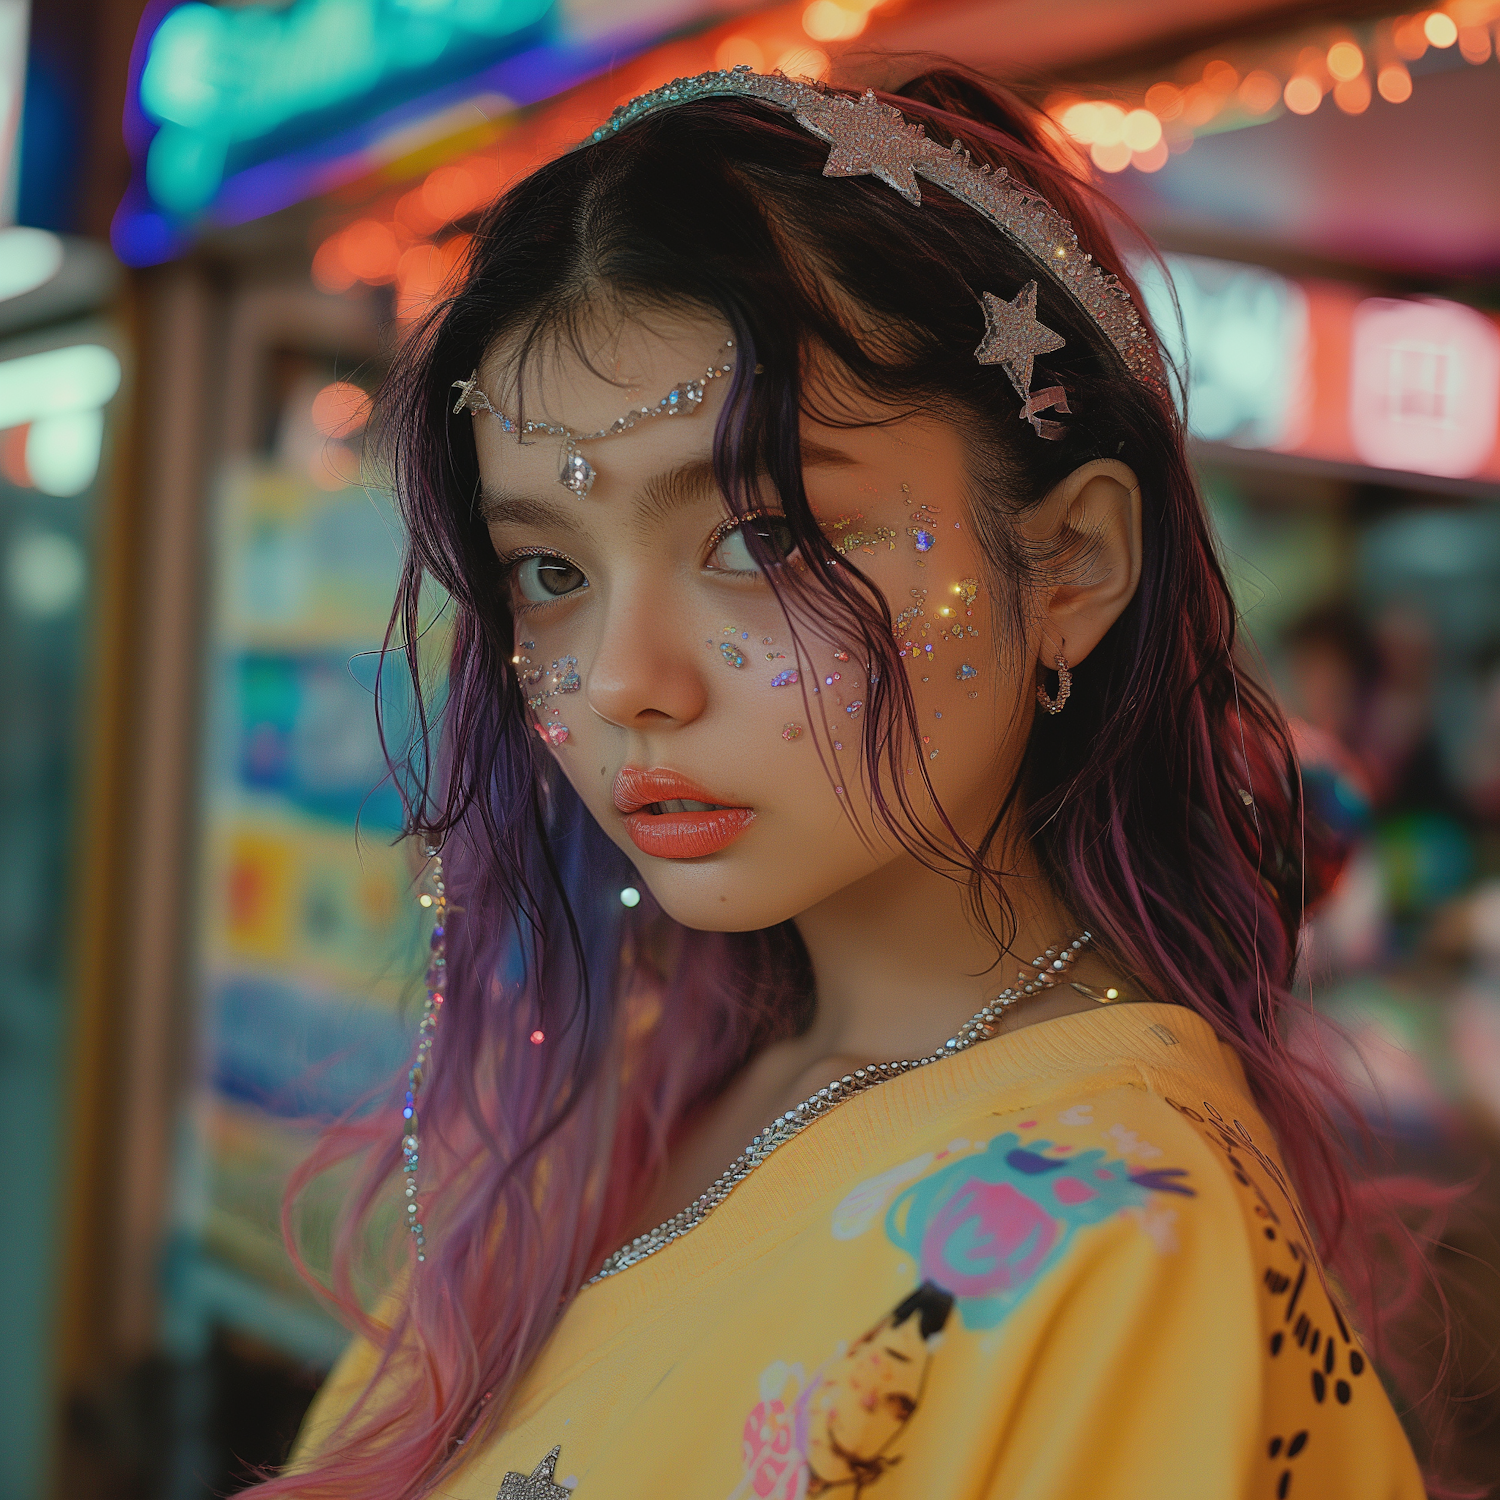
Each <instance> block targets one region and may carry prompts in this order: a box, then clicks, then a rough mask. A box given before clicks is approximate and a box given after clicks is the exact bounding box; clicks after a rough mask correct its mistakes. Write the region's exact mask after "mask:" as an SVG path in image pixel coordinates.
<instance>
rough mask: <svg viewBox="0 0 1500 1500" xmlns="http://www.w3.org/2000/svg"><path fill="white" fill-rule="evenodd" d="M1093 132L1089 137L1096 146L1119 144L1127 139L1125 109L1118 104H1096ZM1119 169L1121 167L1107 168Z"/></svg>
mask: <svg viewBox="0 0 1500 1500" xmlns="http://www.w3.org/2000/svg"><path fill="white" fill-rule="evenodd" d="M1089 129H1090V131H1091V132H1092V133H1091V134H1090V136H1089V139H1090V140H1091V141H1092V142H1093V144H1094V145H1096V146H1118V145H1119V144H1120V143H1121V142H1122V141H1124V139H1125V111H1124V110H1123V109H1121V108H1120V106H1119V105H1118V104H1107V103H1100V104H1096V105H1095V106H1094V113H1093V116H1092V123H1091V124H1090V126H1089ZM1105 170H1106V171H1111V170H1112V171H1118V170H1119V168H1118V167H1116V168H1106V169H1105Z"/></svg>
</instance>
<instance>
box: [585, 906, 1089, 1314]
mask: <svg viewBox="0 0 1500 1500" xmlns="http://www.w3.org/2000/svg"><path fill="white" fill-rule="evenodd" d="M1093 936H1094V935H1093V933H1091V932H1081V933H1079V934H1078V936H1077V937H1075V938H1073V939H1072V941H1071V942H1064V943H1060V944H1058V945H1057V947H1055V948H1048V949H1047V951H1046V952H1045V953H1044V954H1041V955H1039V956H1038V957H1036V958H1034V959H1032V961H1031V963H1030V965H1029V966H1028V967H1029V968H1030V969H1031V970H1032V971H1033V972H1032V973H1030V974H1028V973H1027V972H1026V970H1025V969H1022V970H1021V971H1020V972H1018V973H1017V975H1016V983H1015V984H1013V985H1011V986H1010V987H1009V988H1008V989H1004V990H1001V992H1000V993H999V994H998V995H996V996H995V997H994V999H992V1000H989V1001H987V1002H986V1003H985V1004H984V1006H983V1007H982V1008H981V1009H979V1010H977V1011H976V1012H975V1013H974V1014H973V1015H972V1016H970V1017H969V1019H968V1020H967V1021H965V1022H964V1024H963V1025H962V1026H961V1027H960V1028H959V1030H958V1034H957V1035H956V1036H951V1037H949V1038H948V1040H947V1041H946V1042H944V1043H943V1045H942V1046H941V1047H940V1048H939V1049H938V1050H937V1051H936V1052H932V1053H929V1054H928V1055H927V1056H926V1057H918V1058H914V1059H908V1060H902V1061H899V1062H888V1063H868V1064H866V1065H865V1066H864V1067H863V1068H856V1069H855V1070H854V1072H853V1073H845V1074H844V1076H843V1077H842V1078H835V1079H834V1080H833V1081H832V1082H831V1083H829V1084H828V1085H827V1086H826V1087H824V1088H821V1089H819V1090H818V1091H817V1093H816V1094H812V1095H810V1096H809V1097H808V1098H806V1099H804V1100H803V1101H802V1103H801V1104H799V1105H798V1106H797V1107H796V1109H789V1110H788V1111H787V1112H786V1113H785V1114H784V1115H779V1116H778V1117H777V1118H776V1119H774V1120H772V1121H771V1123H770V1124H769V1125H768V1126H766V1128H765V1129H764V1130H762V1131H761V1132H760V1134H759V1135H757V1136H755V1137H754V1138H753V1139H752V1140H751V1142H750V1144H749V1145H748V1146H746V1147H745V1149H744V1150H743V1151H741V1152H740V1154H739V1155H738V1156H737V1157H735V1159H734V1160H733V1161H732V1162H731V1163H730V1164H729V1166H728V1168H726V1169H725V1171H723V1172H721V1173H720V1174H719V1176H718V1178H717V1179H716V1180H715V1181H714V1183H713V1184H712V1186H710V1187H709V1189H708V1191H707V1192H705V1193H702V1194H700V1195H699V1196H698V1197H697V1198H695V1199H694V1200H693V1201H692V1202H691V1203H690V1204H688V1206H687V1207H686V1208H684V1209H683V1210H682V1211H681V1212H680V1213H677V1214H674V1215H673V1216H672V1217H671V1218H670V1219H668V1220H667V1221H666V1223H664V1224H658V1225H657V1226H656V1228H655V1229H652V1230H650V1231H648V1232H647V1233H646V1234H642V1235H638V1236H637V1237H636V1238H635V1239H633V1240H632V1241H631V1242H630V1243H629V1244H628V1245H622V1246H621V1247H620V1248H619V1249H618V1250H616V1251H615V1252H614V1253H613V1254H612V1255H610V1256H608V1257H607V1258H606V1259H605V1262H604V1264H603V1265H602V1266H600V1267H599V1269H598V1270H597V1271H596V1272H595V1273H594V1274H593V1275H592V1276H591V1277H589V1280H588V1285H590V1286H592V1285H593V1284H594V1283H595V1282H596V1281H604V1280H605V1279H607V1278H608V1277H610V1276H618V1275H619V1274H620V1272H621V1271H624V1270H626V1269H627V1268H628V1267H630V1266H633V1265H636V1264H638V1263H639V1262H640V1261H643V1260H646V1259H648V1258H649V1257H650V1256H653V1255H655V1254H656V1252H657V1251H658V1250H664V1249H665V1248H666V1247H667V1246H668V1245H670V1244H671V1243H672V1241H673V1240H680V1239H681V1238H682V1237H683V1235H685V1234H689V1233H691V1232H692V1231H693V1230H694V1229H696V1228H697V1227H698V1226H699V1225H700V1224H701V1223H702V1222H703V1221H704V1220H705V1219H706V1218H707V1217H708V1216H709V1215H710V1214H711V1213H712V1212H713V1211H714V1210H715V1209H716V1208H717V1207H718V1206H719V1205H720V1204H721V1203H723V1202H724V1200H725V1199H726V1198H728V1197H729V1195H730V1194H731V1193H732V1192H733V1191H734V1190H735V1188H736V1187H737V1186H738V1185H739V1184H740V1183H742V1182H743V1181H744V1180H745V1179H746V1178H747V1177H748V1176H749V1175H750V1174H751V1173H752V1172H753V1171H754V1170H755V1169H756V1168H757V1167H758V1166H759V1165H760V1164H761V1163H762V1162H763V1161H765V1159H766V1158H767V1157H768V1156H770V1155H771V1153H772V1152H773V1151H775V1150H777V1149H778V1147H781V1146H784V1145H785V1144H786V1143H787V1142H788V1141H789V1140H791V1139H792V1138H793V1137H794V1136H798V1135H801V1134H802V1132H803V1131H804V1130H806V1129H807V1127H808V1126H809V1125H811V1124H812V1122H813V1121H814V1120H816V1119H819V1118H821V1117H822V1116H823V1115H826V1114H827V1113H828V1112H829V1111H830V1110H833V1109H837V1108H838V1106H839V1105H840V1104H842V1103H844V1101H845V1100H847V1099H852V1098H853V1097H854V1096H855V1095H856V1094H862V1093H864V1092H865V1091H866V1090H868V1089H872V1088H874V1087H875V1085H876V1084H879V1083H885V1082H886V1081H887V1080H888V1079H891V1078H899V1077H900V1076H901V1075H902V1074H903V1073H910V1072H912V1071H913V1070H914V1069H916V1068H925V1067H927V1066H929V1065H930V1064H932V1063H935V1062H938V1061H939V1060H940V1059H942V1058H945V1057H953V1056H956V1055H957V1054H958V1053H960V1052H966V1051H967V1050H968V1049H969V1048H970V1047H972V1046H974V1044H975V1043H976V1042H984V1041H988V1040H989V1039H990V1037H992V1036H994V1034H995V1032H996V1030H997V1028H998V1026H999V1023H1000V1020H1001V1018H1002V1017H1003V1016H1004V1014H1005V1012H1006V1011H1008V1010H1009V1009H1010V1008H1011V1007H1012V1006H1013V1005H1015V1004H1017V1003H1018V1002H1019V1001H1021V1000H1023V999H1024V998H1025V997H1026V996H1027V995H1034V994H1036V993H1038V992H1039V991H1041V990H1049V989H1051V988H1052V986H1053V985H1055V984H1058V983H1060V982H1061V981H1062V980H1063V979H1065V978H1066V977H1067V973H1068V970H1069V969H1071V968H1072V966H1073V964H1074V962H1075V961H1076V960H1077V958H1078V955H1079V954H1080V953H1081V952H1082V951H1083V949H1084V948H1085V947H1087V945H1088V944H1089V943H1091V942H1092V941H1093Z"/></svg>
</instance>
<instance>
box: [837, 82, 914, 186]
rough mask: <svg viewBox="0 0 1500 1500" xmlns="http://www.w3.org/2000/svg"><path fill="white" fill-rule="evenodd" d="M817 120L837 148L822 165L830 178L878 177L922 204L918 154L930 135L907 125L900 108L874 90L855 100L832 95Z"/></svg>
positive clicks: (866, 91)
mask: <svg viewBox="0 0 1500 1500" xmlns="http://www.w3.org/2000/svg"><path fill="white" fill-rule="evenodd" d="M815 120H816V125H817V128H818V130H819V133H820V134H822V135H823V136H824V137H825V138H826V139H827V140H828V141H829V143H830V144H831V145H832V147H833V149H832V150H831V151H830V152H829V153H828V160H827V162H825V163H824V166H823V175H824V176H825V177H863V176H866V175H869V176H871V177H878V178H879V179H880V180H881V181H882V182H883V183H885V184H886V186H887V187H893V188H895V190H896V191H897V192H898V193H900V194H901V196H902V197H903V198H905V199H906V201H907V202H908V203H917V204H920V203H921V201H922V190H921V189H920V188H919V187H918V186H917V172H916V159H917V153H918V152H919V151H921V150H923V149H925V148H926V146H927V140H926V136H925V134H924V132H923V130H922V127H921V126H920V125H909V124H907V122H906V120H905V118H904V117H903V116H902V114H901V111H900V110H899V109H894V108H892V106H891V105H889V104H882V103H881V102H880V101H879V100H878V99H877V98H876V97H875V94H874V91H873V90H871V89H866V90H865V92H864V93H863V94H862V95H860V98H859V102H858V103H856V104H854V105H850V104H849V103H848V101H847V100H844V99H838V98H837V96H830V98H829V99H828V107H827V108H825V109H822V110H819V111H818V112H817V113H816V116H815Z"/></svg>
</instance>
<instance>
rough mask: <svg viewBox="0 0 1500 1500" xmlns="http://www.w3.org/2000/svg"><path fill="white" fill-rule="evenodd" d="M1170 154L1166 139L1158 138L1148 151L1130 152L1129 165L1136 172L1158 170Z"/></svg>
mask: <svg viewBox="0 0 1500 1500" xmlns="http://www.w3.org/2000/svg"><path fill="white" fill-rule="evenodd" d="M1170 154H1171V153H1170V152H1169V151H1168V150H1167V143H1166V141H1165V140H1164V139H1163V140H1159V141H1157V143H1156V144H1155V145H1154V146H1152V147H1151V149H1150V150H1149V151H1133V152H1131V155H1130V165H1131V166H1132V167H1134V168H1135V169H1136V171H1137V172H1160V171H1161V169H1162V168H1163V167H1164V166H1166V164H1167V157H1168V156H1169V155H1170Z"/></svg>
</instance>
